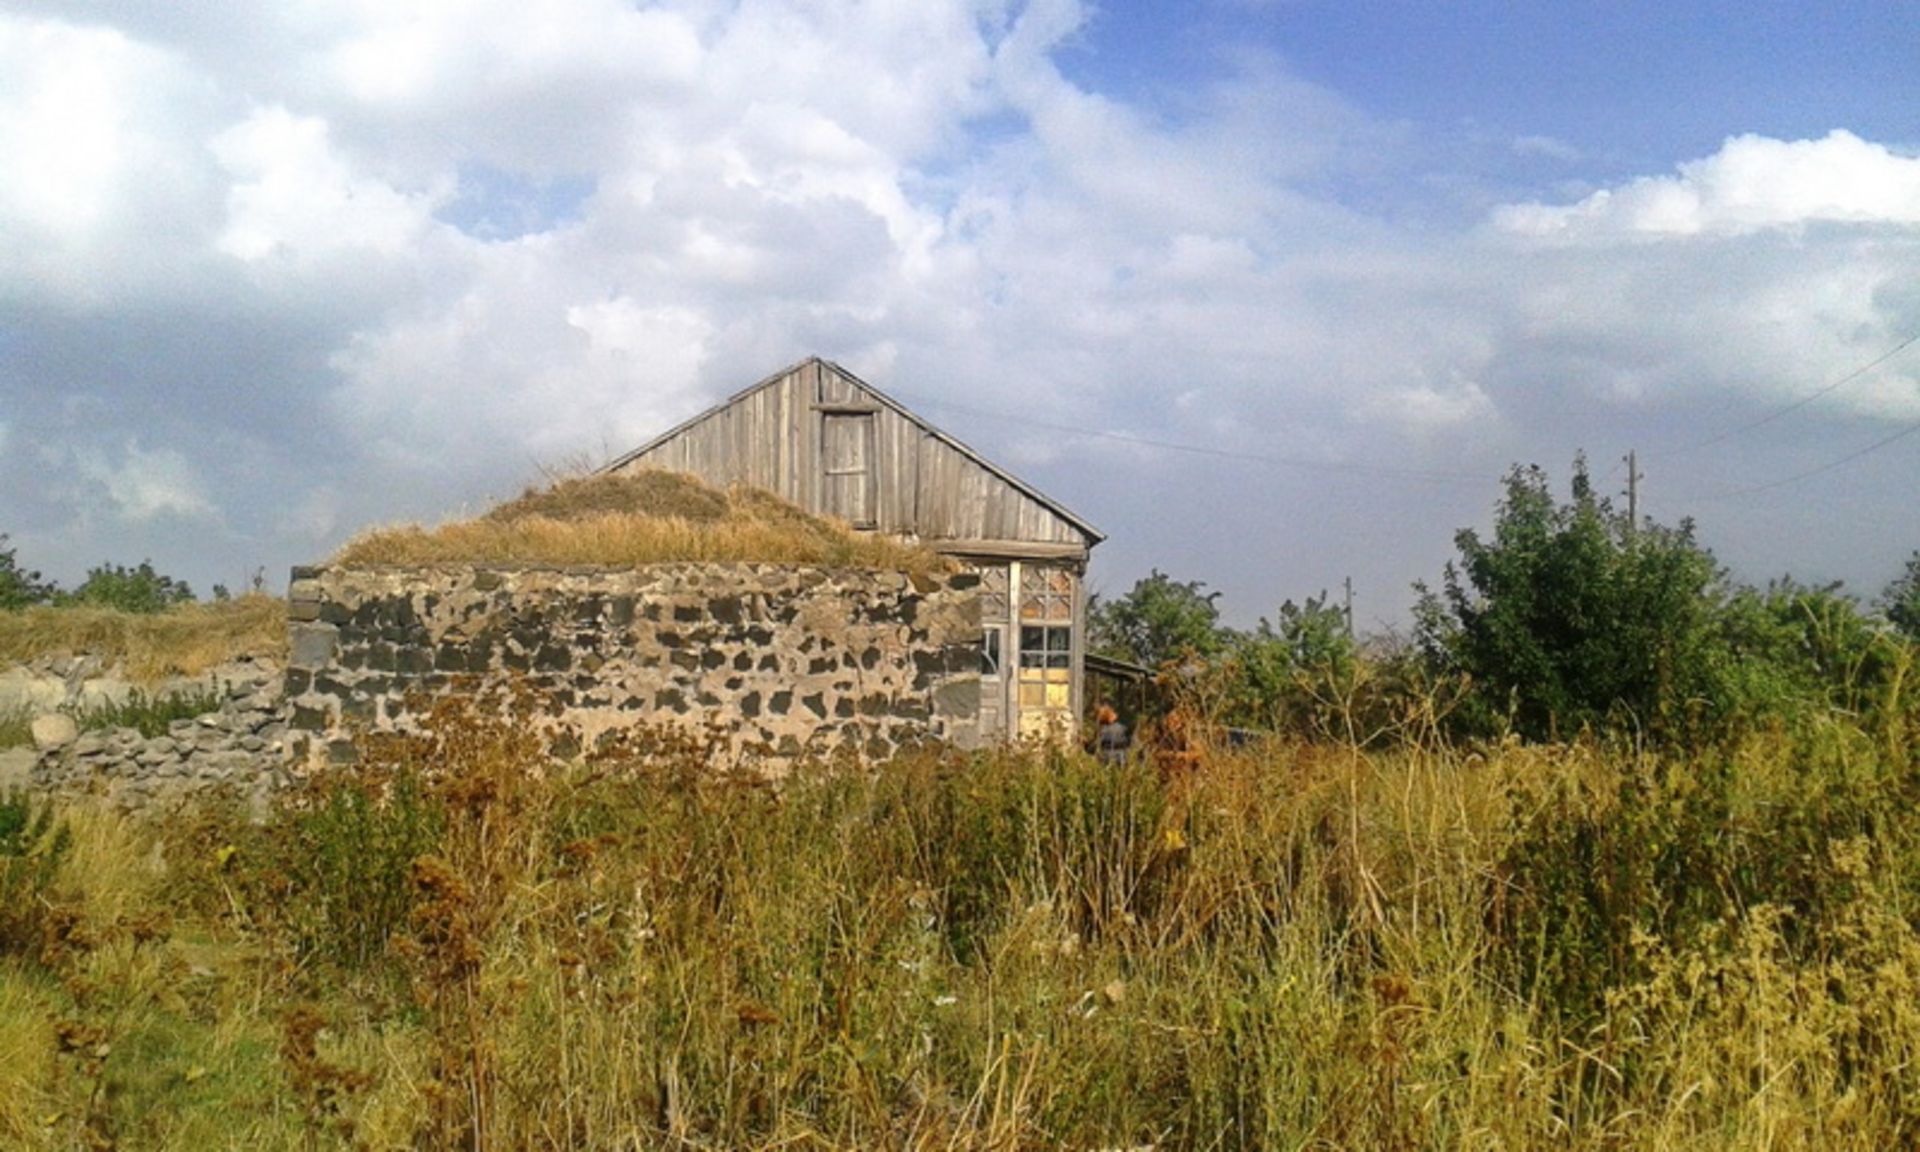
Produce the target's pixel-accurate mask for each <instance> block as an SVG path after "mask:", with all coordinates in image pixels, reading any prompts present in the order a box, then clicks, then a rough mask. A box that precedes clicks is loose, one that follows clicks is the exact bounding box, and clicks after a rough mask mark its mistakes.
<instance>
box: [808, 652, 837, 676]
mask: <svg viewBox="0 0 1920 1152" xmlns="http://www.w3.org/2000/svg"><path fill="white" fill-rule="evenodd" d="M838 666H839V661H837V660H835V659H834V658H833V657H831V656H815V657H814V658H813V659H811V660H808V661H807V675H809V676H820V675H824V674H826V673H828V672H831V671H833V670H834V669H835V668H836V667H838Z"/></svg>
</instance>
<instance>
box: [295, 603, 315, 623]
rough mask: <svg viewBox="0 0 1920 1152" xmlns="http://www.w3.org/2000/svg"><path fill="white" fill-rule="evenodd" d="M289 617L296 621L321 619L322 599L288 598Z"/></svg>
mask: <svg viewBox="0 0 1920 1152" xmlns="http://www.w3.org/2000/svg"><path fill="white" fill-rule="evenodd" d="M287 619H288V620H290V621H292V622H294V623H296V624H302V623H311V622H312V621H315V620H318V619H320V601H318V600H288V601H287Z"/></svg>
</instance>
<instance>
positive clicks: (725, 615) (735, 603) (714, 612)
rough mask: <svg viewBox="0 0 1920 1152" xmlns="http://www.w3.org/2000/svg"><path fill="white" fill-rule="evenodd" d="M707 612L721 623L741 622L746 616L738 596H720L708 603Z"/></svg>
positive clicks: (734, 623)
mask: <svg viewBox="0 0 1920 1152" xmlns="http://www.w3.org/2000/svg"><path fill="white" fill-rule="evenodd" d="M707 614H708V615H709V616H711V617H713V619H714V620H715V621H717V622H719V623H721V624H725V625H728V626H732V625H736V624H739V623H740V621H741V619H742V618H743V617H744V616H745V611H744V609H743V608H742V606H741V603H740V597H738V596H720V597H717V598H715V599H714V600H713V601H712V602H711V603H709V604H708V605H707Z"/></svg>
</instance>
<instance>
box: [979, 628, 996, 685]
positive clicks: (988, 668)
mask: <svg viewBox="0 0 1920 1152" xmlns="http://www.w3.org/2000/svg"><path fill="white" fill-rule="evenodd" d="M980 674H981V675H982V676H998V675H1000V629H998V628H989V629H987V631H986V634H985V635H984V636H982V637H981V640H980Z"/></svg>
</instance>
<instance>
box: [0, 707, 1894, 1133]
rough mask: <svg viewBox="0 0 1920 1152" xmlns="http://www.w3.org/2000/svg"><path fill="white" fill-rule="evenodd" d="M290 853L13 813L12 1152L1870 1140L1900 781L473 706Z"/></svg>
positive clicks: (203, 818) (1744, 769)
mask: <svg viewBox="0 0 1920 1152" xmlns="http://www.w3.org/2000/svg"><path fill="white" fill-rule="evenodd" d="M368 753H369V754H368V756H367V757H366V759H365V760H364V762H363V763H362V764H361V765H359V766H357V767H355V768H352V769H349V770H344V771H343V774H341V775H338V776H335V777H331V778H329V779H325V780H321V781H316V782H315V784H314V786H313V788H312V790H311V791H310V792H309V793H307V794H306V795H305V796H303V797H302V803H301V804H299V805H297V806H292V807H289V808H288V809H287V810H286V811H284V812H283V813H281V814H280V815H279V816H277V817H276V818H275V819H274V821H273V822H272V823H270V824H269V825H267V826H264V827H255V826H250V825H248V824H246V823H244V822H243V821H241V820H239V819H237V818H234V817H231V816H228V815H225V814H222V813H219V812H209V811H201V812H182V813H179V814H177V815H176V816H174V817H172V818H169V819H164V820H160V821H154V822H146V823H133V822H129V821H128V820H126V819H123V818H120V817H117V816H114V815H111V814H108V813H105V812H100V811H96V810H92V809H89V808H86V807H82V806H60V807H57V808H54V809H52V810H47V809H45V808H43V807H42V806H39V805H35V804H32V803H23V802H20V801H17V800H16V801H15V802H14V803H13V804H12V805H11V806H10V807H8V808H7V809H6V810H5V811H6V813H7V819H6V820H5V821H0V883H3V884H4V890H0V1051H5V1052H6V1053H8V1058H7V1059H6V1060H4V1061H0V1143H5V1144H8V1145H10V1146H15V1147H25V1148H73V1147H119V1148H129V1149H131V1148H178V1149H202V1148H235V1147H247V1148H260V1147H342V1148H345V1147H366V1148H415V1147H427V1148H486V1149H509V1148H768V1149H771V1148H885V1147H896V1148H925V1149H931V1148H943V1149H944V1148H1006V1149H1013V1148H1056V1147H1064V1148H1087V1149H1092V1148H1113V1147H1128V1148H1137V1147H1161V1148H1297V1149H1323V1148H1324V1149H1333V1148H1351V1149H1381V1150H1399V1149H1424V1148H1432V1149H1442V1148H1445V1149H1456V1148H1485V1149H1495V1148H1498V1149H1522V1148H1555V1149H1564V1148H1574V1149H1617V1148H1672V1149H1683V1148H1684V1149H1787V1148H1808V1149H1814V1148H1818V1149H1852V1148H1857V1149H1884V1148H1896V1147H1911V1146H1913V1145H1914V1143H1915V1141H1916V1140H1917V1139H1920V1007H1916V1006H1920V937H1917V936H1916V934H1915V930H1914V927H1913V925H1914V918H1915V912H1916V907H1915V904H1914V894H1915V892H1916V888H1917V887H1920V815H1916V813H1917V812H1920V805H1916V804H1915V803H1914V800H1915V799H1916V797H1915V796H1914V791H1915V761H1914V756H1913V752H1912V749H1911V747H1910V746H1909V745H1907V744H1906V743H1904V742H1895V741H1891V740H1889V739H1888V734H1887V733H1884V732H1867V731H1863V730H1860V729H1858V728H1855V727H1851V726H1849V725H1847V724H1845V723H1838V722H1836V723H1834V724H1830V725H1826V726H1823V727H1819V728H1817V729H1811V730H1808V731H1804V732H1799V733H1791V734H1790V733H1785V732H1777V731H1776V732H1772V733H1763V734H1755V735H1751V736H1749V737H1746V738H1744V739H1742V740H1741V741H1740V742H1738V743H1737V744H1734V745H1730V746H1727V747H1724V748H1720V749H1715V750H1713V751H1708V752H1700V753H1665V754H1653V753H1647V752H1636V751H1634V750H1632V749H1630V748H1616V747H1606V746H1601V745H1595V744H1578V745H1573V746H1563V747H1527V746H1521V745H1517V744H1511V743H1507V744H1499V745H1493V746H1481V747H1455V746H1449V745H1447V744H1444V743H1435V744H1431V745H1410V746H1407V747H1403V748H1399V749H1395V750H1390V751H1360V750H1355V749H1351V748H1343V747H1338V746H1330V745H1324V744H1320V745H1315V744H1301V743H1276V744H1272V745H1269V746H1266V747H1263V748H1257V749H1240V750H1235V751H1231V752H1228V751H1207V752H1203V754H1202V755H1201V756H1200V757H1199V758H1198V760H1197V762H1196V763H1195V764H1194V765H1193V766H1192V768H1191V770H1190V771H1189V772H1188V773H1187V774H1185V775H1182V776H1181V777H1179V778H1175V779H1166V778H1163V777H1162V775H1161V774H1160V773H1159V772H1158V771H1156V770H1155V768H1154V767H1153V766H1151V765H1150V764H1146V763H1136V764H1132V765H1129V766H1127V767H1124V768H1118V769H1115V768H1110V767H1103V766H1100V765H1097V764H1095V763H1093V762H1092V761H1091V760H1090V759H1088V758H1086V757H1084V756H1082V755H1081V754H1079V753H1077V752H1073V751H1063V750H1048V749H1037V748H1036V749H1026V750H1010V751H1006V752H1001V753H989V754H975V755H961V754H950V755H944V756H928V757H921V758H911V759H904V760H900V761H897V762H894V763H889V764H884V765H868V766H858V765H850V764H848V765H822V766H819V767H818V768H817V769H814V770H811V771H803V772H801V773H799V774H797V775H796V776H795V777H794V778H792V779H791V780H789V781H788V782H787V783H786V784H785V785H784V786H783V787H782V788H780V789H779V790H773V789H769V788H767V787H764V786H762V785H760V784H758V783H757V782H755V781H753V780H749V779H743V778H737V777H735V776H733V775H731V774H729V773H728V771H727V770H726V765H725V764H723V763H718V762H716V761H715V759H714V757H713V754H712V752H711V750H710V749H708V748H705V747H703V746H702V745H701V744H699V743H697V742H689V741H686V740H677V741H676V740H668V739H665V738H661V739H659V740H653V741H649V740H645V739H642V740H639V741H637V742H635V743H634V744H633V745H631V746H629V747H627V748H625V749H622V750H621V751H620V752H619V753H618V754H616V755H613V756H610V757H609V758H607V759H604V760H602V761H600V762H596V763H592V764H583V765H573V766H559V765H553V764H549V763H547V762H545V761H544V760H543V759H542V757H541V756H540V754H539V752H538V751H537V749H536V748H535V747H533V746H532V745H530V744H529V743H528V742H527V741H526V739H525V738H524V737H523V736H522V735H520V734H519V730H518V729H516V728H515V726H513V725H512V724H508V723H499V722H493V721H487V720H484V719H481V718H479V717H477V716H475V715H473V714H471V713H465V712H463V711H462V710H461V709H460V708H459V707H457V706H453V705H449V706H448V707H447V708H446V709H445V710H443V713H442V714H441V715H440V716H439V717H438V719H437V721H436V725H435V730H434V734H433V735H431V736H429V737H425V738H421V739H417V740H414V741H411V742H409V743H401V744H386V745H383V746H380V747H377V748H370V749H369V750H368Z"/></svg>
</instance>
